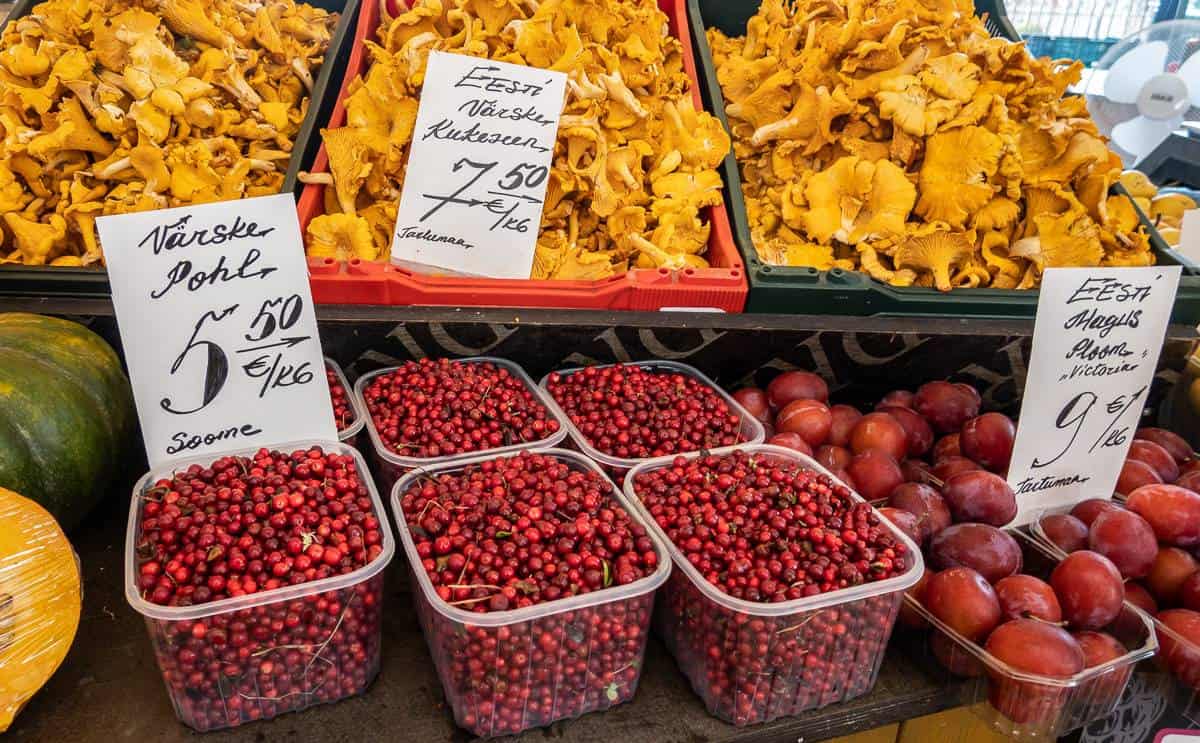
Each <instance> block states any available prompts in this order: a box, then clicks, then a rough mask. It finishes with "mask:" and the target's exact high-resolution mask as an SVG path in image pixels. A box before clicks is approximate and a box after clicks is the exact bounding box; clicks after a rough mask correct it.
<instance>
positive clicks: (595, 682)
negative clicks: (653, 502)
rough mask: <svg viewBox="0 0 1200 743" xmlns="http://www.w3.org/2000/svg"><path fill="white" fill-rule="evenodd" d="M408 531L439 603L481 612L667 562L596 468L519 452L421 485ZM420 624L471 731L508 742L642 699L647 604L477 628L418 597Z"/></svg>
mask: <svg viewBox="0 0 1200 743" xmlns="http://www.w3.org/2000/svg"><path fill="white" fill-rule="evenodd" d="M401 509H402V511H403V513H404V518H405V523H406V524H407V526H408V530H409V532H410V534H411V535H412V537H413V542H414V547H415V549H416V552H417V554H418V555H419V556H420V559H421V564H420V566H419V568H418V566H413V567H414V568H416V569H421V570H424V571H425V574H426V575H427V576H428V577H429V579H430V581H431V582H432V584H433V586H434V590H435V592H436V594H437V597H438V599H439V600H440V601H442V602H445V603H447V604H449V605H451V606H455V607H456V608H458V609H461V610H463V611H468V612H473V613H480V614H485V613H489V612H497V611H506V610H514V609H522V608H526V607H531V606H534V605H537V604H543V603H546V602H550V601H554V600H557V599H563V598H568V597H571V596H578V595H581V594H587V593H591V592H595V591H603V590H605V589H609V588H615V587H617V586H624V585H629V584H631V583H634V582H636V581H638V580H640V579H642V578H644V577H646V576H648V575H650V574H652V573H654V572H655V570H656V568H657V566H658V564H659V560H660V556H659V553H658V551H657V550H656V548H655V545H654V542H653V540H652V539H651V538H650V536H649V535H648V534H647V532H646V530H645V529H644V528H643V527H642V526H641V525H640V524H638V523H637V522H635V521H633V520H632V519H631V518H630V516H629V514H628V513H627V512H626V511H625V510H624V509H623V508H622V507H621V506H620V505H619V504H618V503H617V502H616V501H615V499H614V496H613V486H612V483H611V482H609V481H608V480H607V479H606V478H605V477H604V476H602V475H600V474H599V473H597V472H595V471H592V470H590V469H583V468H580V467H574V466H572V465H571V464H570V463H568V462H567V461H564V460H563V459H560V458H558V457H556V456H554V455H551V454H540V453H530V452H522V453H520V454H517V455H514V456H510V457H506V458H497V459H494V460H489V461H485V462H482V463H479V464H475V465H470V466H467V467H464V468H462V469H460V470H456V471H452V472H447V473H442V474H437V475H434V476H432V477H421V478H419V479H417V480H416V481H414V483H413V485H412V486H411V487H409V488H408V489H407V490H406V491H405V492H404V494H403V495H402V496H401ZM416 593H417V595H418V601H417V606H418V613H419V616H420V617H421V621H422V624H423V628H424V630H425V636H426V638H427V639H428V641H429V645H430V649H431V651H432V653H433V656H434V660H435V662H436V663H437V666H438V668H439V670H440V674H441V677H442V680H443V686H444V688H445V691H446V695H447V697H448V698H449V700H450V703H451V706H452V707H453V708H454V712H455V716H456V719H457V720H458V722H459V724H460V725H462V726H463V727H465V728H467V729H469V730H471V731H473V732H475V733H476V734H478V735H482V736H491V735H501V734H513V733H518V732H520V731H521V730H524V729H526V728H530V727H536V726H540V725H545V724H548V723H550V722H552V721H554V720H557V719H562V718H566V717H575V716H578V715H581V714H584V713H585V712H591V711H594V710H598V709H605V708H607V707H610V706H612V705H613V704H617V703H619V702H622V701H626V700H628V699H629V698H631V697H632V696H633V692H634V690H635V687H636V684H637V680H638V677H639V675H640V671H639V668H640V665H641V659H642V653H643V651H644V648H645V641H646V634H647V632H648V631H649V623H650V613H651V608H652V593H649V592H645V593H642V594H640V595H638V596H636V597H633V598H629V599H623V600H617V601H613V602H610V603H605V604H598V605H594V606H591V607H587V608H583V609H576V610H573V611H561V612H558V613H551V614H548V615H545V616H542V617H540V618H534V619H529V620H526V621H519V622H513V623H509V624H502V625H499V626H477V625H473V624H470V623H462V622H459V621H456V620H454V619H451V618H449V617H448V616H447V615H446V614H445V613H443V610H441V609H440V608H438V607H436V606H433V605H432V603H431V602H433V601H434V599H432V597H430V596H427V595H426V594H425V593H424V592H423V591H417V592H416Z"/></svg>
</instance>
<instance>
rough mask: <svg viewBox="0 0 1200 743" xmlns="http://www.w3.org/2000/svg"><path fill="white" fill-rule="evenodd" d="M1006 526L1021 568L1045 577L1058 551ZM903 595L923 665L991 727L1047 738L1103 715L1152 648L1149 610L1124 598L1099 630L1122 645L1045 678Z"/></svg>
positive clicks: (1154, 647)
mask: <svg viewBox="0 0 1200 743" xmlns="http://www.w3.org/2000/svg"><path fill="white" fill-rule="evenodd" d="M1009 533H1010V534H1012V536H1013V538H1014V539H1016V540H1017V543H1018V544H1020V545H1021V550H1022V553H1023V557H1024V562H1023V565H1022V568H1021V572H1022V573H1025V574H1027V575H1032V576H1035V577H1038V578H1042V579H1044V580H1045V579H1048V578H1049V576H1050V573H1051V572H1052V571H1053V570H1054V566H1056V565H1057V564H1058V562H1059V561H1060V560H1061V559H1062V557H1063V555H1062V553H1060V552H1056V551H1054V550H1051V549H1049V548H1047V547H1046V546H1045V545H1043V544H1042V543H1041V542H1040V541H1038V540H1037V539H1035V538H1033V537H1031V536H1029V535H1027V534H1025V533H1023V532H1020V531H1016V530H1010V531H1009ZM904 602H905V614H906V616H908V617H910V618H913V619H915V621H916V623H918V624H922V625H924V626H925V628H926V629H931V630H932V631H930V632H928V633H927V637H922V638H921V641H920V644H919V653H920V654H921V655H922V657H923V658H924V659H925V661H926V663H925V665H926V666H927V667H928V668H929V669H931V670H933V671H934V672H935V674H936V675H937V676H939V677H940V679H944V680H945V681H946V682H948V683H949V682H952V681H954V682H957V683H959V684H960V685H961V686H960V688H961V690H962V691H961V694H962V697H961V698H962V700H963V703H964V704H970V705H972V709H974V710H975V712H976V714H978V715H979V716H980V717H982V718H983V719H984V720H985V721H986V722H987V723H988V724H990V725H991V727H992V728H993V729H995V730H996V731H997V732H999V733H1001V734H1003V735H1007V736H1009V737H1013V738H1024V739H1029V738H1037V739H1047V740H1053V739H1055V738H1057V737H1058V736H1060V735H1064V734H1065V733H1068V732H1070V731H1072V730H1075V729H1076V728H1079V727H1082V726H1084V725H1086V724H1088V723H1089V722H1092V721H1093V720H1099V719H1102V718H1104V717H1107V716H1108V715H1109V713H1111V712H1112V710H1113V708H1114V707H1115V706H1116V704H1117V702H1118V701H1120V699H1121V694H1122V692H1123V691H1124V690H1125V685H1126V684H1127V683H1128V682H1129V678H1130V676H1131V675H1132V673H1133V667H1134V665H1135V664H1137V663H1138V661H1141V660H1144V659H1146V658H1149V657H1151V656H1152V655H1154V652H1155V650H1157V648H1158V641H1157V640H1156V639H1155V636H1154V628H1153V625H1152V623H1151V620H1150V617H1149V616H1147V615H1146V614H1145V613H1143V612H1141V611H1139V610H1138V609H1137V608H1135V607H1134V606H1133V605H1132V604H1130V603H1129V602H1126V603H1125V608H1124V609H1123V610H1122V613H1121V615H1120V616H1119V617H1117V619H1116V621H1114V622H1113V623H1112V624H1111V625H1109V626H1108V627H1105V628H1104V629H1103V631H1104V632H1107V633H1108V634H1110V635H1112V636H1113V637H1115V638H1116V639H1117V640H1119V641H1120V642H1121V643H1122V644H1123V645H1124V646H1125V648H1126V650H1127V651H1128V652H1126V654H1125V655H1123V656H1121V657H1120V658H1116V659H1114V660H1111V661H1109V662H1108V663H1105V664H1103V665H1099V666H1096V667H1094V668H1087V669H1084V670H1083V671H1081V672H1079V673H1077V674H1075V675H1073V676H1071V677H1070V678H1064V679H1058V678H1051V677H1048V676H1041V675H1038V674H1033V673H1027V672H1025V671H1021V670H1018V669H1016V668H1013V667H1012V666H1010V665H1008V664H1007V663H1004V662H1003V661H1000V660H998V659H997V658H996V657H995V656H993V655H992V654H991V653H988V652H987V651H986V650H985V649H984V648H982V647H981V646H979V645H978V644H976V643H974V642H971V641H970V640H968V639H967V638H965V637H963V636H962V635H960V634H959V633H958V632H956V631H954V630H953V629H951V628H950V627H948V626H947V625H945V624H943V623H942V622H941V621H940V620H938V619H936V618H935V617H934V616H933V615H932V614H930V613H929V612H928V611H927V610H926V609H925V607H923V606H921V604H920V602H918V601H917V600H916V599H915V598H913V597H912V596H907V595H906V596H905V597H904ZM906 623H907V622H906ZM952 669H953V670H952Z"/></svg>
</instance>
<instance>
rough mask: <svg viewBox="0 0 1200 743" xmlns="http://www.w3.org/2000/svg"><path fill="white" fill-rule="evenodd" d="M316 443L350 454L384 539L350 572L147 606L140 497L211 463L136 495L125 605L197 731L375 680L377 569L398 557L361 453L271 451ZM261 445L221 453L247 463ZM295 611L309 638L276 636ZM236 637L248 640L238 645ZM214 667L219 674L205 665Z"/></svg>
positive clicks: (148, 478) (141, 484)
mask: <svg viewBox="0 0 1200 743" xmlns="http://www.w3.org/2000/svg"><path fill="white" fill-rule="evenodd" d="M312 446H320V447H321V448H323V449H324V450H325V451H327V452H332V453H337V454H340V455H347V454H349V455H351V456H353V457H354V461H355V465H356V467H357V468H358V471H359V473H360V475H361V477H362V479H363V482H364V483H365V484H366V486H367V489H368V490H369V491H370V493H371V502H372V503H373V505H374V511H375V515H376V517H377V518H378V519H379V522H380V529H381V531H382V532H383V535H382V536H383V542H382V545H381V546H382V551H381V552H380V553H379V556H378V557H376V558H375V559H374V560H373V561H371V562H370V563H368V564H367V565H364V566H363V567H361V568H359V569H358V570H355V571H354V572H352V573H348V574H346V575H339V576H335V577H332V578H325V579H323V580H318V581H313V582H311V583H301V584H299V585H294V586H284V587H282V588H277V589H274V590H271V591H263V592H261V593H256V594H252V595H249V596H239V597H233V598H227V599H222V600H220V601H213V602H210V603H207V604H199V605H196V606H161V605H159V604H153V603H151V602H149V601H147V600H145V599H144V598H142V596H141V594H140V593H139V591H138V585H137V575H138V572H137V571H138V566H137V555H136V550H137V535H138V532H139V529H140V526H141V515H142V509H141V500H142V498H143V497H145V494H146V492H147V490H148V489H149V488H150V487H151V486H152V485H153V483H154V482H156V481H157V480H159V479H162V478H164V477H170V476H171V474H172V473H174V472H178V471H180V470H183V469H186V468H187V467H188V466H190V465H193V464H198V465H201V466H205V465H208V464H210V463H211V462H213V461H214V460H215V459H217V458H218V457H217V456H214V455H211V454H210V455H206V456H203V457H194V458H188V459H182V460H179V461H177V462H175V463H174V464H171V465H169V466H165V467H160V468H158V469H156V470H152V471H150V472H149V473H147V474H146V475H145V476H144V477H142V479H141V480H139V481H138V483H137V485H135V486H134V489H133V501H132V503H131V504H130V508H129V526H128V530H127V531H126V534H125V598H126V599H127V600H128V601H129V604H130V606H132V607H133V608H134V609H136V610H137V611H138V612H139V613H140V614H142V616H144V617H145V618H146V629H147V630H148V631H149V633H150V641H151V644H152V645H153V646H154V654H155V656H156V658H157V660H158V667H159V671H160V672H161V673H162V677H163V681H164V683H165V684H166V687H167V694H168V695H169V696H170V698H171V703H172V704H173V705H174V707H175V714H176V716H177V717H178V718H179V720H180V721H181V722H183V723H184V724H185V725H187V726H188V727H190V728H193V729H194V730H198V731H201V732H204V731H208V730H216V729H219V728H226V727H234V726H237V725H241V724H242V723H246V722H252V721H254V720H268V719H271V718H272V717H276V716H278V715H281V714H284V713H285V712H296V711H299V710H303V709H307V708H308V707H312V706H314V705H317V704H323V703H326V702H335V701H338V700H340V699H345V698H347V697H350V696H354V695H356V694H361V693H362V692H363V691H365V690H366V688H367V686H369V685H370V683H371V682H372V681H373V680H374V679H375V676H376V675H377V674H378V673H379V661H380V641H381V630H382V626H383V624H382V620H383V617H382V613H383V569H384V567H386V566H387V564H388V563H389V562H390V561H391V559H392V555H393V554H394V553H395V550H396V543H395V540H394V539H393V537H392V530H391V527H390V526H388V520H387V515H386V514H385V513H384V508H383V503H382V502H381V501H380V499H379V493H378V491H376V489H375V485H374V483H373V482H372V480H371V477H370V473H369V472H368V470H367V467H366V462H365V461H363V458H362V455H361V454H359V453H358V452H357V451H355V450H354V449H353V448H352V447H349V446H346V445H345V444H340V443H339V444H334V443H325V442H315V441H300V442H289V443H286V444H280V445H279V446H275V447H271V448H272V449H274V450H276V451H281V452H291V451H296V450H301V449H308V448H311V447H312ZM259 448H261V447H256V448H254V449H245V450H240V451H234V452H228V453H225V454H221V455H220V456H251V455H253V454H254V453H255V452H256V451H258V449H259ZM289 614H295V615H297V616H298V617H299V618H300V621H301V623H302V624H303V625H304V626H306V627H309V628H312V629H310V630H308V631H309V632H311V633H312V634H311V639H310V640H309V641H308V642H305V643H302V644H298V643H295V642H294V641H284V642H282V643H280V644H277V642H278V641H276V640H275V639H274V638H275V637H277V636H279V635H280V634H282V630H279V629H278V625H277V624H276V623H279V624H283V623H284V622H286V621H288V615H289ZM237 635H244V642H243V641H242V640H240V639H239V638H238V637H237ZM215 666H219V668H217V669H216V670H213V669H212V668H211V667H215Z"/></svg>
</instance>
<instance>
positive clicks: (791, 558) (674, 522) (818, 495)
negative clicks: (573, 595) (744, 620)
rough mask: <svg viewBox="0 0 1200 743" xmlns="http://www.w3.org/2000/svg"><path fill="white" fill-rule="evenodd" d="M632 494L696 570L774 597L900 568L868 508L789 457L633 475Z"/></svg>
mask: <svg viewBox="0 0 1200 743" xmlns="http://www.w3.org/2000/svg"><path fill="white" fill-rule="evenodd" d="M634 491H635V492H636V493H637V495H638V497H640V498H641V500H642V503H644V504H645V506H646V509H647V510H648V511H649V512H650V515H651V516H652V517H653V518H654V519H655V521H657V522H658V525H659V526H660V527H662V529H663V531H664V532H666V534H667V536H668V537H669V538H670V539H671V541H672V542H674V543H675V545H676V547H678V548H679V550H680V551H681V552H682V553H683V555H684V556H685V557H687V559H688V561H689V562H691V563H692V565H694V566H695V567H696V569H697V570H698V571H700V574H701V575H703V576H704V577H705V579H706V580H708V581H709V582H710V583H712V584H713V585H715V586H717V587H718V588H720V589H721V590H722V591H724V592H725V593H727V594H729V595H730V596H733V597H735V598H739V599H745V600H747V601H763V602H779V601H789V600H793V599H800V598H805V597H808V596H815V595H817V594H819V593H825V592H828V591H834V590H837V589H839V588H846V587H848V586H856V585H859V584H861V583H867V582H871V581H877V580H883V579H885V578H890V577H892V576H895V575H899V574H901V573H903V572H904V571H905V570H906V569H907V566H908V565H909V564H910V558H909V555H908V554H907V552H908V550H907V548H906V547H905V546H904V543H903V542H902V541H900V540H899V539H897V538H896V537H895V536H894V535H893V534H892V532H891V530H890V529H889V528H888V526H886V525H885V524H884V523H883V522H882V521H881V519H880V518H879V516H877V515H876V514H875V512H874V511H873V510H872V509H871V506H870V505H869V504H867V503H864V502H862V501H859V500H856V499H855V498H854V497H853V496H852V495H851V494H850V491H849V490H848V489H847V488H845V487H844V486H842V485H839V484H837V483H835V482H834V481H833V480H831V479H829V478H828V477H825V476H824V475H821V474H818V473H817V472H815V471H813V470H811V469H807V468H805V467H803V466H801V465H799V464H797V463H795V462H791V461H787V460H783V459H780V458H774V457H771V456H765V455H756V454H748V453H746V452H744V451H735V452H732V453H730V454H725V455H720V456H718V455H712V454H710V455H706V456H700V457H694V458H691V459H687V458H684V457H677V458H676V459H675V461H674V462H673V463H672V464H671V465H670V466H668V467H662V468H659V469H653V470H651V471H649V472H645V473H643V474H641V475H639V476H638V477H637V480H636V481H635V482H634Z"/></svg>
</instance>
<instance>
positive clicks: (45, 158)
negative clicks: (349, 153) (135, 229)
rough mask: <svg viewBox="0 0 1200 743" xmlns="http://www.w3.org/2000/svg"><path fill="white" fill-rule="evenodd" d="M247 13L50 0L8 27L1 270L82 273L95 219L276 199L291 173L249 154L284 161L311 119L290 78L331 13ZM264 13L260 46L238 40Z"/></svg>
mask: <svg viewBox="0 0 1200 743" xmlns="http://www.w3.org/2000/svg"><path fill="white" fill-rule="evenodd" d="M255 5H256V6H257V7H255V8H250V7H248V6H249V4H247V3H243V2H241V1H240V0H204V2H201V1H200V0H105V1H104V2H93V3H88V2H82V1H81V0H47V1H46V2H42V3H39V4H38V5H36V6H34V7H33V8H32V11H31V15H30V16H28V17H27V19H25V22H16V23H10V24H8V26H6V27H5V29H4V32H3V35H2V36H0V50H3V51H0V137H2V138H0V214H4V215H5V218H6V220H7V221H9V222H12V220H18V221H17V222H16V223H15V226H14V224H9V225H8V226H9V228H10V229H9V230H8V232H9V235H8V237H7V238H6V242H5V243H4V244H5V247H6V249H9V248H11V247H12V246H13V245H14V244H16V245H17V249H15V250H11V251H10V252H8V253H7V255H5V256H4V258H3V260H5V261H8V262H13V261H18V262H22V263H31V264H38V265H43V264H51V265H55V266H64V265H65V266H76V265H89V264H92V263H97V262H100V261H101V260H102V254H101V251H100V248H99V245H98V244H97V243H96V238H95V231H94V220H95V217H96V216H97V215H99V214H116V213H122V212H126V211H135V210H141V209H149V208H163V207H168V206H179V205H183V204H189V203H196V202H199V201H209V200H215V199H218V198H235V197H238V196H243V195H254V194H259V193H277V192H278V191H279V188H280V187H281V185H282V181H283V173H282V171H283V170H284V169H286V168H280V167H277V166H276V165H275V164H274V161H275V160H276V159H277V157H276V156H272V157H270V158H264V157H262V156H261V154H259V153H261V152H262V151H263V150H264V149H267V148H264V147H263V143H264V142H266V143H268V144H270V145H271V148H269V149H268V151H276V152H281V153H284V157H287V156H289V155H290V150H291V146H292V142H293V140H294V139H295V136H296V134H297V133H298V131H299V128H300V122H301V121H302V119H303V116H304V113H305V112H306V111H307V108H308V98H307V96H308V93H307V92H305V91H304V88H303V85H302V84H301V83H300V82H298V81H297V80H296V75H297V74H298V71H303V72H304V73H305V74H307V75H308V76H310V77H311V74H312V72H311V71H312V70H314V69H316V68H317V67H319V66H320V64H321V63H322V62H323V61H324V58H325V52H326V49H327V48H328V43H329V39H330V37H331V31H332V28H333V26H334V24H335V23H336V20H337V16H336V15H334V14H330V13H328V12H326V11H324V10H321V9H318V8H311V7H309V6H304V5H299V4H297V3H296V2H295V0H270V2H269V3H256V4H255ZM259 9H265V10H266V11H267V13H268V14H269V18H270V20H271V23H272V29H273V31H274V32H275V34H274V35H273V36H272V37H271V38H270V43H269V44H264V42H263V39H264V38H266V37H265V36H263V35H261V34H258V35H256V34H255V33H253V32H252V31H250V30H248V29H251V28H253V25H254V22H255V21H256V20H257V19H259V17H260V16H259V13H258V10H259ZM260 37H261V38H260ZM276 42H277V43H278V46H276ZM268 47H272V48H274V49H272V48H268ZM273 50H274V51H282V53H280V54H276V53H273ZM251 81H253V83H251ZM222 85H223V86H224V87H221V86H222ZM254 101H257V103H256V104H255V105H248V102H254ZM258 104H261V108H260V107H259V105H258ZM260 117H261V118H260ZM208 141H217V142H220V143H221V144H220V145H219V147H215V148H212V147H210V146H209V145H208V144H204V143H203V142H208ZM197 145H198V147H199V149H197ZM217 151H219V152H220V153H221V154H220V156H214V154H213V153H214V152H217ZM60 233H61V234H60Z"/></svg>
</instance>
